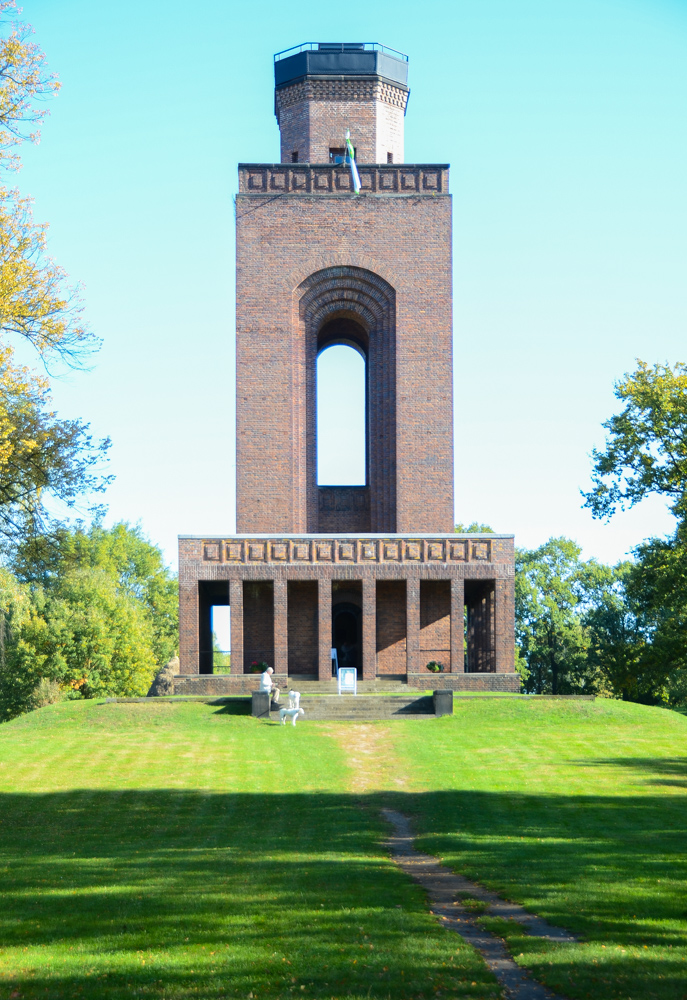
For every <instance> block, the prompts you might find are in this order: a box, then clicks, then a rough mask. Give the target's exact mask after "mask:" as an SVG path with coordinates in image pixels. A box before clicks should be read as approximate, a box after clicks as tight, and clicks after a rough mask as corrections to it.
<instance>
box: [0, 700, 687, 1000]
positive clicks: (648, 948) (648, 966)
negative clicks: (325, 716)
mask: <svg viewBox="0 0 687 1000" xmlns="http://www.w3.org/2000/svg"><path fill="white" fill-rule="evenodd" d="M383 805H390V806H392V807H394V808H396V809H399V810H401V811H402V812H405V813H407V814H409V815H412V817H413V820H414V824H415V828H416V830H417V831H418V833H419V835H420V836H419V839H418V847H419V848H420V849H422V850H425V851H428V852H430V853H432V854H436V855H438V856H440V857H441V858H443V859H444V860H445V862H446V863H447V864H448V865H450V866H452V867H455V869H456V870H459V871H461V872H464V873H465V874H467V875H468V876H470V877H471V878H474V879H476V880H478V881H481V882H483V883H484V884H486V885H488V886H489V887H490V888H493V889H495V890H497V891H498V892H500V893H501V894H502V895H504V896H507V897H508V898H511V899H514V900H517V901H518V902H521V903H523V904H524V905H525V906H527V907H528V908H529V909H531V910H532V911H533V912H536V913H538V914H540V915H542V916H544V917H546V918H547V919H548V920H550V921H551V922H552V923H555V924H558V925H560V926H563V927H566V928H568V929H569V930H571V931H573V932H574V933H576V934H578V935H579V936H580V941H579V942H578V943H575V944H572V945H571V944H551V943H546V942H542V941H541V940H534V939H531V938H528V937H527V935H525V934H523V933H522V931H521V929H520V928H519V927H517V926H516V925H513V924H511V923H510V922H496V921H493V920H487V923H488V926H490V927H491V928H492V929H495V930H498V932H499V933H501V934H503V935H504V936H505V937H506V938H507V940H508V941H509V946H510V948H511V950H512V952H513V954H514V955H515V956H516V958H517V960H518V961H519V962H521V963H522V964H524V965H526V966H527V967H529V968H531V969H532V970H533V972H534V973H535V975H536V976H537V978H539V979H540V980H541V981H543V982H545V983H547V984H548V985H549V986H550V987H551V988H552V989H555V990H557V991H559V992H561V993H563V994H565V995H566V996H568V997H570V998H571V1000H574V998H578V997H579V998H589V997H591V998H595V1000H596V998H599V1000H606V998H628V1000H629V998H632V1000H644V998H647V1000H648V998H659V1000H668V998H670V1000H678V998H680V1000H682V998H684V997H685V995H687V895H686V893H685V881H686V876H687V870H686V869H687V852H686V850H685V847H686V844H685V829H686V828H687V719H685V718H684V717H682V716H679V715H676V714H673V713H670V712H667V711H663V710H659V709H651V708H645V707H642V706H638V705H627V704H623V703H619V702H609V701H596V702H593V703H590V702H568V703H565V702H547V701H539V702H537V701H534V702H533V701H519V700H512V699H506V698H504V699H494V700H479V699H465V700H464V701H459V702H457V706H456V714H455V715H454V716H453V717H451V718H444V719H437V720H434V719H432V720H427V721H421V722H409V721H404V722H392V723H373V724H366V725H355V724H336V723H324V722H323V723H310V724H308V723H307V722H303V723H301V724H300V725H299V726H298V727H297V728H296V729H293V728H292V727H290V726H289V727H286V728H282V727H279V726H277V725H274V724H265V723H258V722H256V721H254V720H252V719H250V718H246V717H238V716H232V715H229V714H226V712H225V711H223V710H222V709H221V708H217V707H214V706H209V705H199V704H191V703H180V704H175V705H172V704H169V703H160V702H156V703H155V702H154V703H152V704H130V705H104V704H100V703H95V702H81V703H76V702H72V703H66V704H62V705H57V706H52V707H50V708H46V709H42V710H40V711H38V712H35V713H32V714H31V715H28V716H24V717H23V718H20V719H17V720H15V721H14V722H11V723H7V724H5V725H2V726H0V886H1V891H2V898H1V899H0V1000H5V998H10V997H11V998H19V997H21V998H34V997H35V998H38V997H41V998H43V997H50V998H62V997H65V998H66V997H78V998H91V997H92V998H96V997H98V998H105V1000H112V998H120V997H121V998H123V997H127V998H128V997H131V996H136V997H155V998H163V997H164V998H186V997H189V998H190V997H202V998H211V1000H215V998H216V1000H219V998H222V997H247V998H250V997H251V995H252V997H253V998H255V1000H257V998H262V997H265V998H273V997H275V998H276V997H283V998H289V997H296V996H304V997H335V998H339V997H354V998H358V997H360V998H362V997H373V998H387V997H394V998H396V997H407V998H411V997H412V998H415V997H435V996H441V997H475V998H487V997H493V998H496V997H498V996H499V995H500V993H499V989H498V987H497V985H496V982H495V980H494V979H493V977H492V976H491V974H490V973H489V972H488V971H487V970H486V968H485V966H484V965H483V963H482V961H481V959H480V958H479V957H478V956H477V955H476V954H475V953H474V952H473V951H472V950H471V949H470V948H469V947H468V946H467V945H465V944H464V943H463V942H462V940H461V939H460V938H458V937H457V935H455V934H452V933H450V932H448V931H446V930H444V929H442V928H441V927H440V926H439V924H438V923H437V922H436V921H435V920H434V918H433V917H431V916H430V915H429V914H428V912H427V907H426V903H425V900H424V897H423V894H422V892H421V890H420V889H419V888H418V887H417V886H416V885H415V884H414V883H411V882H409V881H408V880H407V878H406V877H405V876H404V875H403V874H402V873H400V872H399V870H398V869H397V868H396V867H395V866H394V865H393V863H392V862H391V861H390V860H389V858H388V856H387V852H386V850H385V848H384V844H383V838H384V836H385V835H386V833H387V828H386V826H385V824H384V823H383V821H382V819H381V818H380V815H379V809H380V808H381V807H382V806H383ZM486 919H487V918H485V920H486Z"/></svg>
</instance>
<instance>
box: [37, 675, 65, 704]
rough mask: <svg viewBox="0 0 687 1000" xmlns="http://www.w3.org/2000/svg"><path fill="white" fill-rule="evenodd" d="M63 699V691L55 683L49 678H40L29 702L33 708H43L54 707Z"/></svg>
mask: <svg viewBox="0 0 687 1000" xmlns="http://www.w3.org/2000/svg"><path fill="white" fill-rule="evenodd" d="M63 697H64V691H63V690H62V688H61V687H60V685H59V684H58V682H57V681H54V680H51V679H50V678H49V677H41V679H40V680H39V682H38V684H36V686H35V688H34V689H33V694H32V695H31V702H32V704H33V707H34V708H45V706H46V705H54V704H55V702H58V701H61V700H62V698H63Z"/></svg>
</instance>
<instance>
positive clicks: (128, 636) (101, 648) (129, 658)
mask: <svg viewBox="0 0 687 1000" xmlns="http://www.w3.org/2000/svg"><path fill="white" fill-rule="evenodd" d="M34 606H35V613H34V614H33V615H32V616H31V617H30V618H29V620H28V622H26V623H25V624H24V626H23V628H22V630H21V635H20V639H19V642H18V644H17V647H18V648H17V656H16V657H15V659H16V662H18V663H20V664H21V666H22V668H23V669H22V678H21V684H20V685H19V684H18V685H17V687H19V686H21V694H22V696H23V698H24V704H25V705H26V706H28V704H29V702H30V696H31V694H32V693H33V691H34V689H35V687H36V685H37V684H38V682H39V680H40V679H41V678H48V679H51V680H55V681H57V682H58V683H59V684H60V686H61V688H62V689H63V690H65V691H67V692H69V695H70V696H71V697H77V698H97V697H102V696H104V695H113V696H124V695H144V694H146V692H147V690H148V688H149V686H150V684H151V682H152V679H153V677H154V676H155V672H156V669H157V664H156V659H155V653H154V650H153V646H154V636H153V631H152V627H151V622H150V618H149V616H148V615H147V614H146V613H145V609H144V608H143V607H142V605H141V604H140V603H139V602H138V601H137V600H136V599H135V598H133V597H130V596H128V595H126V594H123V593H122V592H121V591H119V590H118V588H117V586H116V584H115V583H114V581H113V580H112V579H111V577H109V576H108V574H107V573H105V572H103V571H102V570H97V569H95V570H94V569H76V570H72V571H70V572H68V573H66V574H65V575H64V576H63V577H61V578H60V580H59V583H58V585H57V587H55V588H54V589H52V590H49V591H45V590H43V589H42V588H38V589H37V590H36V592H35V593H34Z"/></svg>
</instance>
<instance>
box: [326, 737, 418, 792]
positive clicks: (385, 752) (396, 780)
mask: <svg viewBox="0 0 687 1000" xmlns="http://www.w3.org/2000/svg"><path fill="white" fill-rule="evenodd" d="M330 731H331V735H332V736H333V737H334V739H335V740H336V741H337V743H338V744H339V746H340V747H341V748H342V749H343V751H344V753H345V754H346V758H347V761H348V764H349V766H350V778H349V788H350V790H351V791H352V792H377V791H400V790H401V789H403V788H405V787H406V783H407V779H406V776H405V774H404V773H403V770H402V765H401V761H400V760H399V758H398V757H397V756H396V754H395V753H394V750H393V746H392V744H391V739H390V736H389V730H388V728H387V726H385V725H379V724H375V723H357V724H351V723H347V724H346V725H342V726H336V727H334V726H332V727H331V730H330Z"/></svg>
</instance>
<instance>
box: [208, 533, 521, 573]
mask: <svg viewBox="0 0 687 1000" xmlns="http://www.w3.org/2000/svg"><path fill="white" fill-rule="evenodd" d="M492 546H494V543H493V542H492V541H491V540H490V539H472V540H461V541H455V540H454V536H450V535H449V536H445V537H443V538H442V537H438V536H434V537H432V536H430V537H412V536H411V537H409V538H407V537H404V538H393V537H391V538H390V537H389V536H384V535H380V536H379V537H372V536H364V537H362V538H361V537H360V536H358V537H350V536H342V535H338V536H337V535H334V536H331V537H329V536H328V537H326V538H325V537H323V536H322V535H313V536H312V537H311V538H302V537H298V538H293V537H291V538H288V537H286V538H285V537H283V536H277V537H275V538H270V539H259V538H255V537H250V536H248V537H245V538H217V539H205V540H203V542H202V544H201V546H200V552H201V559H202V562H203V563H222V562H223V563H227V564H230V565H231V564H234V565H263V566H264V565H266V564H275V563H276V564H293V563H307V564H317V563H328V564H329V563H335V562H337V563H354V564H360V565H370V564H377V563H392V564H399V565H400V564H405V563H410V564H418V565H420V564H422V565H426V564H431V565H433V564H438V563H442V564H456V563H458V564H460V563H478V564H482V563H491V562H494V561H496V560H494V559H492ZM494 549H495V554H496V555H497V556H500V557H502V558H503V557H506V558H507V553H506V552H505V551H504V550H503V548H502V546H500V545H499V546H494ZM511 559H512V556H511Z"/></svg>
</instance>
